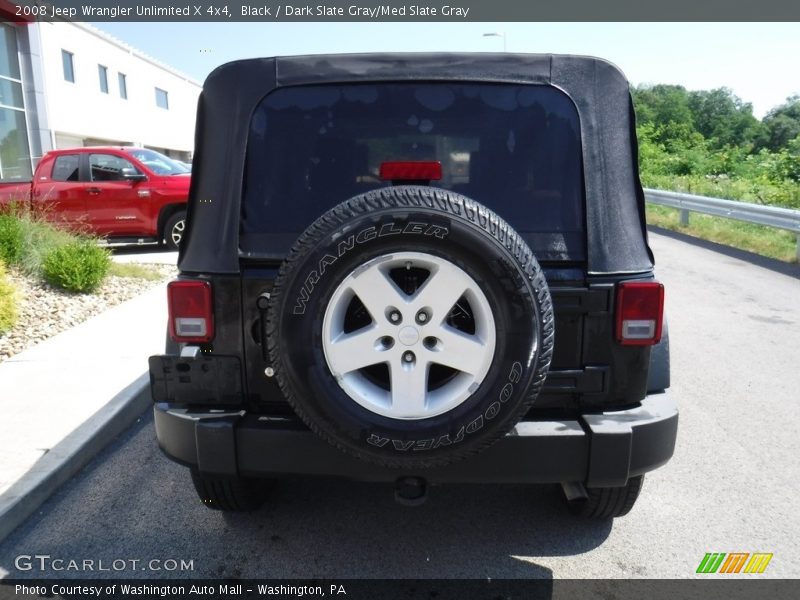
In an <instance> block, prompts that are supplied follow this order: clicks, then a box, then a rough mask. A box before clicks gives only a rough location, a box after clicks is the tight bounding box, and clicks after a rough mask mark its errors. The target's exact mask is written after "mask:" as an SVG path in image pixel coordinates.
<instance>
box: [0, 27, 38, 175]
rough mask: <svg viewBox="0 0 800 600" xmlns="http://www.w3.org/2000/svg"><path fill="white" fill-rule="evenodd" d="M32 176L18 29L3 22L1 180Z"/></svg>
mask: <svg viewBox="0 0 800 600" xmlns="http://www.w3.org/2000/svg"><path fill="white" fill-rule="evenodd" d="M30 179H31V151H30V145H29V144H28V126H27V123H26V121H25V104H24V101H23V93H22V79H21V77H20V70H19V59H18V58H17V32H16V31H15V29H14V27H12V26H10V25H6V24H5V23H2V22H0V181H26V180H30Z"/></svg>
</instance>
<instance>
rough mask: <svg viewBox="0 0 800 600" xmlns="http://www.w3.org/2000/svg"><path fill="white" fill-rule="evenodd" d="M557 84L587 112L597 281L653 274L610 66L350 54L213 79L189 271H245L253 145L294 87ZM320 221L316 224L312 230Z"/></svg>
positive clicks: (526, 57)
mask: <svg viewBox="0 0 800 600" xmlns="http://www.w3.org/2000/svg"><path fill="white" fill-rule="evenodd" d="M413 80H420V81H453V80H458V81H476V82H496V83H503V82H507V83H518V84H520V83H521V84H534V85H551V86H554V87H556V88H558V89H560V90H562V91H563V92H564V93H566V94H567V95H568V96H569V97H570V98H571V99H572V101H573V102H574V103H575V106H576V108H577V110H578V116H579V118H580V123H581V138H582V143H583V169H584V185H585V196H586V220H587V223H586V237H587V254H586V255H587V260H588V271H589V272H590V273H596V274H603V273H640V272H647V271H650V270H651V269H652V267H653V259H652V254H651V252H650V249H649V248H648V246H647V233H646V229H645V218H644V194H643V192H642V186H641V183H640V181H639V174H638V167H637V164H638V163H637V146H636V135H635V123H634V114H633V103H632V101H631V96H630V91H629V86H628V82H627V80H626V79H625V76H624V75H623V74H622V73H621V72H620V71H619V69H618V68H617V67H615V66H614V65H612V64H610V63H609V62H606V61H604V60H601V59H597V58H591V57H580V56H562V55H550V54H507V53H502V54H421V53H420V54H415V53H404V54H341V55H314V56H292V57H277V58H260V59H250V60H242V61H236V62H231V63H228V64H225V65H222V66H221V67H219V68H217V69H216V70H215V71H213V72H212V73H211V74H210V75H209V76H208V78H207V79H206V81H205V84H204V85H203V91H202V93H201V95H200V99H199V102H198V107H197V129H196V133H195V155H194V161H193V173H192V185H191V191H190V194H189V217H188V219H189V220H190V221H191V227H190V228H189V235H188V237H187V238H186V240H185V241H184V243H183V244H182V245H181V250H180V257H179V260H178V266H179V268H180V269H181V270H182V271H188V272H208V273H237V272H239V215H240V209H241V207H240V203H241V198H242V180H243V174H244V165H245V155H246V148H247V136H248V132H249V130H250V120H251V116H252V114H253V111H254V110H255V108H256V106H257V105H258V104H259V102H260V101H261V100H262V99H263V98H264V96H266V95H267V94H269V93H270V92H271V91H273V90H275V89H277V88H280V87H286V86H297V85H309V84H325V83H357V82H374V81H413ZM317 216H318V215H313V216H310V217H309V224H311V222H312V221H313V220H315V219H316V217H317Z"/></svg>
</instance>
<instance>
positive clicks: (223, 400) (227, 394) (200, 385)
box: [149, 355, 243, 405]
mask: <svg viewBox="0 0 800 600" xmlns="http://www.w3.org/2000/svg"><path fill="white" fill-rule="evenodd" d="M149 364H150V389H151V392H152V395H153V401H154V402H170V403H177V404H203V405H206V404H228V405H229V404H241V403H242V400H243V392H242V369H241V363H240V361H239V359H238V358H237V357H236V356H218V355H214V356H202V355H201V356H198V357H196V358H181V357H178V356H151V357H150V359H149Z"/></svg>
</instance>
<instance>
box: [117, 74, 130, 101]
mask: <svg viewBox="0 0 800 600" xmlns="http://www.w3.org/2000/svg"><path fill="white" fill-rule="evenodd" d="M117 79H118V80H119V97H120V98H122V99H123V100H127V99H128V83H127V81H125V73H117Z"/></svg>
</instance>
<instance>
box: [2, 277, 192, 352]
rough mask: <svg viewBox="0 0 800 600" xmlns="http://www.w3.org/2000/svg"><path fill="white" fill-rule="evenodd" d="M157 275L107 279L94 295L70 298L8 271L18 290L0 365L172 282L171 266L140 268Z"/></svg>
mask: <svg viewBox="0 0 800 600" xmlns="http://www.w3.org/2000/svg"><path fill="white" fill-rule="evenodd" d="M142 266H144V267H145V268H147V269H148V270H150V271H153V272H155V273H158V274H159V275H160V278H159V279H157V280H149V279H141V278H137V277H118V276H114V275H110V276H109V277H108V278H107V279H106V281H105V282H104V283H103V285H102V287H101V288H100V289H99V290H98V291H97V292H96V293H94V294H73V293H70V292H65V291H63V290H59V289H56V288H54V287H52V286H50V285H49V284H47V283H46V282H44V281H42V280H41V279H39V278H38V277H32V276H29V275H25V274H23V273H21V272H20V271H17V270H14V269H9V272H8V279H9V281H11V283H12V284H13V285H14V287H15V288H16V290H17V302H18V304H17V309H18V310H17V312H18V314H19V317H18V319H17V323H16V325H14V327H13V328H12V329H11V331H9V332H8V333H6V334H5V335H3V336H2V337H0V362H2V361H4V360H7V359H8V358H10V357H12V356H14V355H15V354H18V353H20V352H22V351H23V350H26V349H27V348H30V347H31V346H34V345H36V344H38V343H39V342H42V341H44V340H46V339H47V338H50V337H52V336H54V335H56V334H58V333H61V332H62V331H65V330H67V329H69V328H71V327H74V326H75V325H78V324H79V323H82V322H83V321H86V320H87V319H90V318H91V317H94V316H95V315H98V314H100V313H102V312H103V311H105V310H107V309H109V308H111V307H112V306H115V305H117V304H120V303H122V302H125V301H126V300H130V299H131V298H133V297H135V296H137V295H139V294H141V293H142V292H145V291H147V290H149V289H151V288H153V287H155V286H157V285H159V283H161V282H163V281H164V280H167V279H171V278H173V277H174V276H175V275H176V273H177V269H176V268H175V267H174V266H171V265H157V264H147V265H142Z"/></svg>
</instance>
